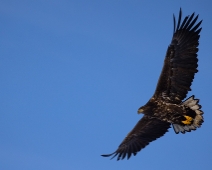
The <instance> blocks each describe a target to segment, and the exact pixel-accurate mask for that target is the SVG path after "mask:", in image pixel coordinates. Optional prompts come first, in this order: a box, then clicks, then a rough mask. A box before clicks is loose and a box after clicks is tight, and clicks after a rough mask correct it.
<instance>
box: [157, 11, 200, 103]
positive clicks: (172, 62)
mask: <svg viewBox="0 0 212 170" xmlns="http://www.w3.org/2000/svg"><path fill="white" fill-rule="evenodd" d="M181 16H182V11H181V9H180V13H179V18H178V24H177V28H176V21H175V16H174V17H173V18H174V33H173V38H172V41H171V44H170V45H169V47H168V49H167V53H166V57H165V60H164V66H163V69H162V72H161V75H160V78H159V81H158V84H157V87H156V90H155V93H154V95H153V97H154V98H157V97H161V96H163V97H169V100H171V101H172V102H173V103H181V101H182V100H183V99H184V98H185V97H186V95H187V93H188V91H190V90H191V89H190V86H191V83H192V81H193V79H194V75H195V73H196V72H198V70H197V67H198V64H197V62H198V59H197V52H198V48H197V47H198V45H199V38H200V35H199V33H200V31H201V29H202V28H199V26H200V25H201V23H202V20H201V21H200V22H198V23H197V24H196V21H197V19H198V15H197V16H196V17H195V18H194V13H193V14H192V15H191V16H190V17H189V16H186V17H185V19H184V20H183V22H182V24H181ZM193 18H194V19H193Z"/></svg>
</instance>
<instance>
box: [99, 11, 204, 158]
mask: <svg viewBox="0 0 212 170" xmlns="http://www.w3.org/2000/svg"><path fill="white" fill-rule="evenodd" d="M194 15H195V14H194V13H193V14H192V15H191V16H186V17H185V18H184V20H183V22H182V23H181V16H182V11H181V9H180V12H179V18H178V23H177V27H176V21H175V16H173V19H174V32H173V37H172V41H171V44H170V45H169V46H168V49H167V52H166V56H165V60H164V66H163V69H162V72H161V75H160V78H159V81H158V84H157V87H156V90H155V93H154V95H153V96H152V98H151V99H150V100H149V101H148V102H147V103H146V104H145V105H144V106H142V107H140V108H139V109H138V113H143V114H144V116H143V117H142V118H141V119H140V120H139V122H138V123H137V124H136V125H135V127H134V128H133V129H132V131H131V132H130V133H129V134H128V135H127V136H126V137H125V139H124V140H123V142H122V143H121V144H120V145H119V147H118V149H117V150H116V151H115V152H113V153H112V154H107V155H102V156H104V157H109V156H113V157H112V158H114V157H116V156H117V160H120V159H124V158H125V157H126V156H127V159H129V158H130V157H131V155H132V154H133V155H134V156H135V155H136V154H137V152H139V151H140V150H141V149H143V148H145V147H146V146H147V145H148V144H149V143H150V142H152V141H154V140H156V139H157V138H160V137H161V136H163V135H164V134H165V133H166V132H167V131H168V129H169V128H170V125H171V124H172V126H173V128H174V131H175V133H176V134H178V133H179V132H181V133H183V134H184V133H185V132H190V131H191V130H196V129H197V128H199V127H200V126H201V125H202V123H203V116H202V115H203V111H201V110H200V109H201V105H199V104H198V103H199V99H195V98H194V96H191V97H189V98H188V99H186V100H184V98H186V95H187V93H188V91H190V90H191V89H190V86H191V83H192V81H193V79H194V75H195V73H197V72H198V70H197V67H198V64H197V62H198V59H197V52H198V48H197V47H198V45H199V38H200V35H199V34H200V32H201V29H202V28H199V27H200V25H201V23H202V20H201V21H200V22H198V23H197V24H196V21H197V19H198V15H197V16H196V17H194ZM183 100H184V101H183ZM112 158H111V159H112Z"/></svg>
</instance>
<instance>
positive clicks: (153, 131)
mask: <svg viewBox="0 0 212 170" xmlns="http://www.w3.org/2000/svg"><path fill="white" fill-rule="evenodd" d="M169 128H170V123H167V122H163V121H160V120H158V119H155V118H151V117H149V116H146V115H144V116H143V117H142V118H141V119H140V120H139V122H138V123H137V124H136V125H135V127H134V128H133V130H132V131H131V132H130V133H129V134H128V135H127V136H126V137H125V139H124V140H123V142H122V143H121V144H120V145H119V147H118V149H117V150H116V151H115V152H114V153H112V154H107V155H102V156H104V157H109V156H112V155H113V157H112V158H114V157H116V156H117V160H120V159H124V158H125V157H126V156H127V159H129V158H130V157H131V155H132V154H133V155H134V156H135V155H136V154H137V152H139V151H140V150H141V149H143V148H145V146H147V145H148V144H149V143H150V142H152V141H154V140H156V139H157V138H160V137H161V136H163V135H164V134H165V133H166V132H167V131H168V129H169ZM112 158H111V159H112Z"/></svg>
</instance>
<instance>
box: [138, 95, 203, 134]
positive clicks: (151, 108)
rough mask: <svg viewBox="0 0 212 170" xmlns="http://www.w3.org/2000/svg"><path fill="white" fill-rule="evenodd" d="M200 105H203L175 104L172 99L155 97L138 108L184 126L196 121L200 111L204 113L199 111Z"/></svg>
mask: <svg viewBox="0 0 212 170" xmlns="http://www.w3.org/2000/svg"><path fill="white" fill-rule="evenodd" d="M193 97H194V96H192V97H191V99H192V100H194V99H193ZM195 105H196V103H195ZM200 107H201V106H200V105H198V104H197V105H196V107H194V106H193V105H192V106H191V107H190V106H189V105H186V104H185V103H181V104H175V103H172V102H171V101H167V100H165V101H164V100H163V99H160V100H155V98H154V97H153V98H151V99H150V101H149V102H148V103H147V104H146V105H144V106H142V107H140V108H139V109H138V113H143V114H145V115H148V116H149V117H154V118H157V119H160V120H162V121H165V122H169V123H171V124H178V125H181V126H182V127H183V126H184V125H191V124H192V123H194V120H195V118H196V116H197V115H199V114H200V113H201V114H202V112H201V111H200V112H198V111H197V110H199V109H200ZM192 108H193V109H192ZM164 111H165V112H164ZM196 112H197V113H196ZM201 114H200V115H201ZM201 123H202V121H201V120H199V121H198V124H200V125H201ZM181 132H182V133H184V131H181Z"/></svg>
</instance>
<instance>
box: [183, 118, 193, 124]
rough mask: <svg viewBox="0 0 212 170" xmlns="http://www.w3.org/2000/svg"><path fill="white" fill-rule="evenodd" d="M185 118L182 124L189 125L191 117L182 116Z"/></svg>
mask: <svg viewBox="0 0 212 170" xmlns="http://www.w3.org/2000/svg"><path fill="white" fill-rule="evenodd" d="M184 117H185V118H186V120H184V121H182V123H183V124H185V125H190V124H191V122H192V121H193V118H192V117H190V116H184Z"/></svg>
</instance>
